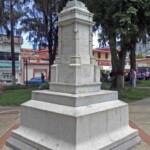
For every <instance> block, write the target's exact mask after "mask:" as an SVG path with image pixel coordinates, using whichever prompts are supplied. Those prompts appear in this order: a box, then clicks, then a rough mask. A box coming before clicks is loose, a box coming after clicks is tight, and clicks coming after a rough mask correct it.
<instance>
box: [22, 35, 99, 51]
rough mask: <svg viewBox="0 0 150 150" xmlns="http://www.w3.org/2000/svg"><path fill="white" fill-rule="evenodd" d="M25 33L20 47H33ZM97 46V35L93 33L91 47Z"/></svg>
mask: <svg viewBox="0 0 150 150" xmlns="http://www.w3.org/2000/svg"><path fill="white" fill-rule="evenodd" d="M26 37H27V34H24V35H23V44H22V45H21V47H22V48H31V49H32V48H33V47H32V45H31V44H30V43H29V42H28V40H27V39H26ZM97 47H99V44H98V42H97V35H96V34H93V48H97Z"/></svg>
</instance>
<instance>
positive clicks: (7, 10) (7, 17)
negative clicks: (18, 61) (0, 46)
mask: <svg viewBox="0 0 150 150" xmlns="http://www.w3.org/2000/svg"><path fill="white" fill-rule="evenodd" d="M24 3H25V0H4V1H1V3H0V7H3V9H2V10H1V17H2V18H1V23H0V25H1V28H2V30H1V31H2V33H4V34H6V35H7V36H8V38H10V39H11V60H12V84H13V85H15V84H16V78H15V76H16V70H15V49H14V35H16V36H20V35H21V33H20V32H18V31H19V30H18V29H17V25H18V23H19V22H18V21H19V19H20V18H21V17H22V16H23V15H24V14H25V12H24V9H23V7H21V6H23V4H24Z"/></svg>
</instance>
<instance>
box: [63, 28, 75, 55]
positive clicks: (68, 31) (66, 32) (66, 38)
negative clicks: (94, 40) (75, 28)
mask: <svg viewBox="0 0 150 150" xmlns="http://www.w3.org/2000/svg"><path fill="white" fill-rule="evenodd" d="M72 34H73V33H72V26H64V27H62V55H70V54H72V52H73V46H72V45H73V42H72V41H73V36H72Z"/></svg>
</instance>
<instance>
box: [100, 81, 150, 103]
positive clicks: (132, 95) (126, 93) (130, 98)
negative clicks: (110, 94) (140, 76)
mask: <svg viewBox="0 0 150 150" xmlns="http://www.w3.org/2000/svg"><path fill="white" fill-rule="evenodd" d="M110 84H111V83H110V82H104V83H102V89H105V90H109V88H110ZM140 87H142V88H140ZM147 87H149V88H147ZM118 95H119V99H120V100H123V101H125V102H134V101H136V100H141V99H144V98H146V97H150V80H146V81H145V80H138V81H137V88H132V87H131V86H130V84H129V82H125V87H124V89H122V90H120V91H118Z"/></svg>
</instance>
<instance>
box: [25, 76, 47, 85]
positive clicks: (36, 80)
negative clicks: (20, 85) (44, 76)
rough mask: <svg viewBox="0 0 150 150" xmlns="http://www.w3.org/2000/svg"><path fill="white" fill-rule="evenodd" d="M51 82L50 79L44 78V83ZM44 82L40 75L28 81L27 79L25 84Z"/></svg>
mask: <svg viewBox="0 0 150 150" xmlns="http://www.w3.org/2000/svg"><path fill="white" fill-rule="evenodd" d="M47 82H49V81H48V80H44V83H47ZM41 83H42V80H41V78H40V77H34V78H32V79H30V80H28V81H25V84H29V85H30V84H41Z"/></svg>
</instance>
